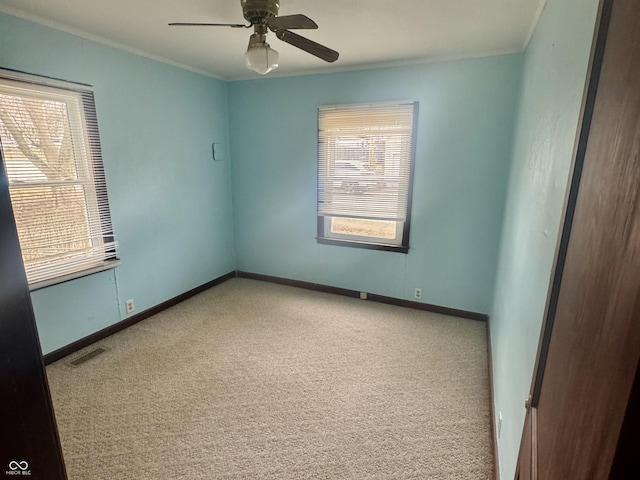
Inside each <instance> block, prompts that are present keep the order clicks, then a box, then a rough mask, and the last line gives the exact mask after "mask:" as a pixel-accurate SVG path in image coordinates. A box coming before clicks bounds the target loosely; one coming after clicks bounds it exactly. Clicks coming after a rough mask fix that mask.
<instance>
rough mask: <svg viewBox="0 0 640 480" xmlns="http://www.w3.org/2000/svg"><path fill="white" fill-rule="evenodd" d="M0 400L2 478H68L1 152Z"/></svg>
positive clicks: (57, 479) (0, 470) (61, 479)
mask: <svg viewBox="0 0 640 480" xmlns="http://www.w3.org/2000/svg"><path fill="white" fill-rule="evenodd" d="M0 401H1V405H0V476H2V477H3V478H4V476H5V472H12V471H19V472H20V473H23V468H25V469H26V471H30V472H31V475H30V476H29V477H28V478H33V479H42V480H64V479H66V478H67V477H66V474H65V469H64V463H63V460H62V451H61V449H60V442H59V439H58V431H57V427H56V423H55V418H54V415H53V408H52V405H51V397H50V395H49V386H48V384H47V379H46V376H45V371H44V365H43V364H42V351H41V349H40V342H39V340H38V334H37V331H36V324H35V318H34V315H33V308H32V306H31V297H30V294H29V287H28V285H27V277H26V274H25V272H24V266H23V264H22V255H21V253H20V245H19V243H18V234H17V232H16V226H15V221H14V218H13V211H12V209H11V201H10V198H9V188H8V182H7V177H6V175H5V169H4V165H3V162H2V158H1V155H0ZM24 462H26V464H25V463H24ZM18 465H21V467H18ZM6 478H13V476H11V475H7V477H6ZM20 478H26V477H25V476H24V475H20Z"/></svg>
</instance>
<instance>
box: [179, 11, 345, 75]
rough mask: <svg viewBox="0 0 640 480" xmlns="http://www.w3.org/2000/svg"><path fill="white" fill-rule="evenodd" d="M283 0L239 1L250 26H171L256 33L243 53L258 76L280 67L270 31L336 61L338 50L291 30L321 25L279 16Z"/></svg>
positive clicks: (247, 62) (299, 18)
mask: <svg viewBox="0 0 640 480" xmlns="http://www.w3.org/2000/svg"><path fill="white" fill-rule="evenodd" d="M279 2H280V0H240V3H241V5H242V13H243V14H244V18H245V19H246V20H247V21H248V22H249V25H244V24H242V23H181V22H177V23H170V24H169V25H170V26H184V27H192V26H197V27H231V28H251V27H253V31H254V33H253V34H252V35H251V38H250V39H249V47H248V48H247V52H246V53H245V54H244V59H245V62H246V64H247V67H248V68H249V69H251V70H253V71H255V72H257V73H260V74H262V75H265V74H267V73H269V72H270V71H271V70H273V69H275V68H278V52H277V51H275V50H274V49H272V48H271V47H270V46H269V44H268V43H267V33H269V30H271V31H272V32H275V34H276V37H278V38H279V39H280V40H282V41H283V42H286V43H288V44H290V45H293V46H294V47H298V48H300V49H301V50H304V51H305V52H308V53H310V54H311V55H315V56H316V57H318V58H321V59H322V60H324V61H326V62H335V61H336V60H337V59H338V56H339V53H338V52H336V51H335V50H331V49H330V48H327V47H325V46H324V45H320V44H319V43H316V42H314V41H313V40H309V39H308V38H305V37H303V36H301V35H298V34H297V33H293V32H290V31H289V30H297V29H316V28H318V25H317V24H316V22H314V21H313V20H311V19H310V18H309V17H307V16H305V15H300V14H297V15H283V16H281V17H279V16H278V10H279V9H280V3H279Z"/></svg>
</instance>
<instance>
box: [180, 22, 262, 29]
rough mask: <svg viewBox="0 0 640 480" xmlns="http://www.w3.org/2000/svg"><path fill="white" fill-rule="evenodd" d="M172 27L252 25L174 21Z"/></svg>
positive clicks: (243, 26) (236, 26) (247, 26)
mask: <svg viewBox="0 0 640 480" xmlns="http://www.w3.org/2000/svg"><path fill="white" fill-rule="evenodd" d="M169 26H170V27H231V28H249V27H250V26H251V25H243V24H241V23H183V22H173V23H170V24H169Z"/></svg>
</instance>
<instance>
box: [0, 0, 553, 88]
mask: <svg viewBox="0 0 640 480" xmlns="http://www.w3.org/2000/svg"><path fill="white" fill-rule="evenodd" d="M545 2H546V0H281V1H280V15H289V14H294V13H303V14H305V15H307V16H309V17H311V18H312V19H313V20H315V21H316V23H318V25H319V27H320V28H319V29H318V30H311V31H309V30H307V31H300V30H298V31H297V32H298V33H301V34H303V35H304V36H307V37H308V38H310V39H312V40H315V41H316V42H320V43H322V44H325V45H327V46H328V47H331V48H333V49H334V50H338V51H339V52H340V58H339V59H338V61H337V62H335V63H333V64H329V63H325V62H323V61H322V60H319V59H317V58H316V57H313V56H311V55H309V54H307V53H305V52H302V51H300V50H298V49H296V48H295V47H292V46H290V45H288V44H285V43H283V42H281V41H280V40H278V39H277V38H275V35H274V34H270V35H269V42H270V44H271V46H272V47H273V48H275V49H276V50H278V51H279V52H280V67H279V68H278V69H277V70H275V71H274V72H272V73H271V74H269V76H282V75H299V74H306V73H318V72H325V71H336V70H350V69H358V68H366V67H372V66H384V65H399V64H410V63H421V62H426V61H435V60H444V59H454V58H467V57H479V56H485V55H493V54H503V53H513V52H521V51H522V50H523V49H524V47H525V46H526V45H527V43H528V41H529V37H530V36H531V32H532V31H533V28H534V27H535V24H536V22H537V20H538V17H539V15H540V11H541V10H542V8H543V6H544V4H545ZM0 11H4V12H6V13H10V14H12V15H16V16H19V17H23V18H26V19H28V20H33V21H36V22H38V23H42V24H45V25H48V26H51V27H54V28H58V29H61V30H64V31H67V32H70V33H73V34H76V35H79V36H82V37H85V38H89V39H92V40H97V41H99V42H102V43H106V44H109V45H113V46H117V47H119V48H123V49H125V50H129V51H132V52H134V53H138V54H141V55H145V56H148V57H151V58H155V59H157V60H161V61H164V62H167V63H171V64H174V65H179V66H181V67H186V68H188V69H190V70H194V71H198V72H201V73H205V74H207V75H211V76H214V77H217V78H221V79H226V80H237V79H247V78H256V77H259V75H258V74H256V73H254V72H251V71H249V70H247V69H246V67H245V66H244V61H243V57H242V55H243V53H244V52H245V50H246V48H247V42H248V40H249V35H250V33H251V30H250V29H231V28H223V27H169V26H167V23H169V22H223V23H244V18H243V17H242V8H241V6H240V0H181V1H176V0H0Z"/></svg>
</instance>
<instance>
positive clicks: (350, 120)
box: [318, 102, 418, 253]
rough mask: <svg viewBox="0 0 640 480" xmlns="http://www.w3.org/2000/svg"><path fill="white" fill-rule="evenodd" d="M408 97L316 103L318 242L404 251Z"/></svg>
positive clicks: (410, 135) (413, 110)
mask: <svg viewBox="0 0 640 480" xmlns="http://www.w3.org/2000/svg"><path fill="white" fill-rule="evenodd" d="M417 110H418V104H417V103H413V102H403V103H380V104H370V105H339V106H328V107H320V109H319V112H318V242H319V243H326V244H332V245H346V246H354V247H362V248H374V249H379V250H390V251H398V252H403V253H407V252H408V250H409V219H410V216H411V191H412V186H413V185H412V184H413V157H414V145H415V122H416V118H417Z"/></svg>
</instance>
